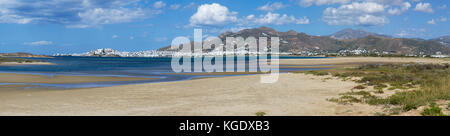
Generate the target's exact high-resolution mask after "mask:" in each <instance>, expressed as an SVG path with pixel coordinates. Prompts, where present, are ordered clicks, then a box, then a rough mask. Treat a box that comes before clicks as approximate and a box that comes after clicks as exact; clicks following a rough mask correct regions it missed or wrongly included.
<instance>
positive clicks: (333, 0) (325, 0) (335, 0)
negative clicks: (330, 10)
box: [298, 0, 352, 7]
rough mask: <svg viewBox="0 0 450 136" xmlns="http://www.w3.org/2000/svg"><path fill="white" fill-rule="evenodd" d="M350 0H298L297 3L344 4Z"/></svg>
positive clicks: (309, 4)
mask: <svg viewBox="0 0 450 136" xmlns="http://www.w3.org/2000/svg"><path fill="white" fill-rule="evenodd" d="M351 1H352V0H299V1H298V4H299V5H301V6H304V7H309V6H311V5H313V4H315V5H319V6H320V5H331V4H346V3H349V2H351Z"/></svg>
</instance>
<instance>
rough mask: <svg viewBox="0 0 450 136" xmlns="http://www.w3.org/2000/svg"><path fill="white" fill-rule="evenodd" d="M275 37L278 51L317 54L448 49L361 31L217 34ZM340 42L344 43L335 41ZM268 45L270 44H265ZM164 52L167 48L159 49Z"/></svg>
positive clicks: (267, 30) (265, 30)
mask: <svg viewBox="0 0 450 136" xmlns="http://www.w3.org/2000/svg"><path fill="white" fill-rule="evenodd" d="M346 35H347V36H346ZM238 36H241V37H244V38H247V37H250V36H253V37H279V38H280V51H281V52H293V53H298V52H302V51H304V52H321V53H337V52H339V51H343V50H356V49H361V50H362V49H365V50H367V51H373V52H389V53H391V54H420V53H424V54H435V53H436V52H441V53H443V54H449V53H450V49H449V48H448V47H446V46H445V45H443V44H441V43H439V42H438V41H435V40H415V39H404V38H391V37H388V36H383V35H376V34H373V33H370V32H362V31H355V30H350V29H346V30H343V31H341V32H338V33H335V34H333V35H332V36H311V35H308V34H305V33H298V32H296V31H294V30H290V31H287V32H279V31H277V30H275V29H272V28H268V27H260V28H254V29H244V30H241V31H239V32H236V33H233V32H224V33H222V34H220V35H219V38H220V39H222V41H223V43H225V38H226V37H238ZM339 39H344V40H339ZM269 45H270V43H269ZM159 50H160V51H166V50H168V47H164V48H161V49H159Z"/></svg>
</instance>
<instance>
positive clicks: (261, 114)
mask: <svg viewBox="0 0 450 136" xmlns="http://www.w3.org/2000/svg"><path fill="white" fill-rule="evenodd" d="M255 115H256V116H264V115H266V113H265V112H262V111H260V112H256V113H255Z"/></svg>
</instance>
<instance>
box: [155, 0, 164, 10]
mask: <svg viewBox="0 0 450 136" xmlns="http://www.w3.org/2000/svg"><path fill="white" fill-rule="evenodd" d="M165 6H166V3H164V2H163V1H157V2H155V3H154V4H153V7H154V8H157V9H159V8H164V7H165Z"/></svg>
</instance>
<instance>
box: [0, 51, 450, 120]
mask: <svg viewBox="0 0 450 136" xmlns="http://www.w3.org/2000/svg"><path fill="white" fill-rule="evenodd" d="M367 62H392V63H395V62H401V63H406V62H419V63H449V61H447V60H444V59H422V58H371V57H366V58H356V57H355V58H350V57H349V58H347V57H345V58H331V59H289V60H281V64H283V65H323V64H344V63H367ZM0 76H4V77H1V80H2V81H0V82H7V81H10V82H11V81H14V82H20V81H21V80H24V79H26V80H30V81H36V79H29V78H30V77H18V76H20V75H4V74H0ZM260 76H261V75H246V76H231V77H220V78H206V79H196V80H187V81H177V82H163V83H149V84H136V85H123V86H114V87H104V88H86V89H68V90H57V89H46V88H31V89H20V86H11V85H9V86H2V87H1V89H0V115H151V116H152V115H193V116H199V115H232V116H235V115H244V116H247V115H248V116H255V113H256V112H265V113H266V115H268V116H275V115H286V116H297V115H312V116H321V115H332V116H333V115H369V116H370V115H375V114H376V113H377V112H380V111H381V110H382V109H381V108H380V107H376V106H369V105H365V104H357V103H356V104H352V105H340V104H337V103H333V102H329V101H327V99H329V98H333V97H336V96H339V94H340V93H344V92H348V91H350V90H351V89H352V88H353V87H354V86H356V85H358V84H357V83H355V82H353V81H342V80H341V79H336V78H334V77H331V76H322V77H318V76H313V75H305V74H302V73H282V74H280V77H279V80H278V82H276V83H274V84H263V83H261V82H260ZM14 77H15V78H14ZM40 78H42V77H40ZM60 78H63V79H64V78H67V80H69V79H71V80H73V78H74V77H60ZM90 78H91V77H89V78H88V79H86V80H89V79H90ZM92 79H94V78H92ZM49 80H51V79H49ZM61 80H62V79H61ZM58 81H59V80H58ZM75 81H80V80H75ZM83 81H84V80H83ZM49 82H50V81H49ZM51 82H56V80H55V81H51ZM70 82H73V81H70Z"/></svg>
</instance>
